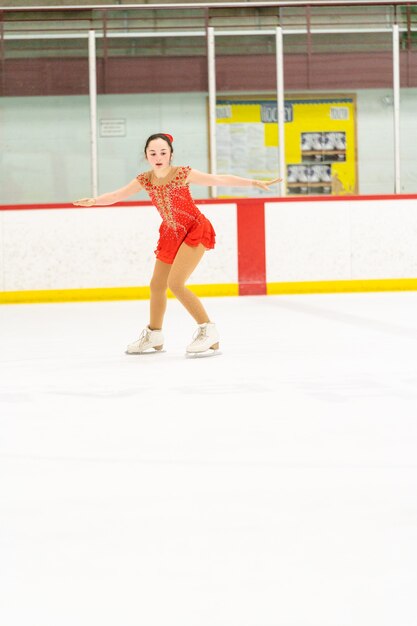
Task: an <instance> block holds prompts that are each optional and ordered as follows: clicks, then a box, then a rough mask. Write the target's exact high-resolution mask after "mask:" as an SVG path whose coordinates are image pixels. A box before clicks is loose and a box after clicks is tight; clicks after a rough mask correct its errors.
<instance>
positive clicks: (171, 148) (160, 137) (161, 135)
mask: <svg viewBox="0 0 417 626" xmlns="http://www.w3.org/2000/svg"><path fill="white" fill-rule="evenodd" d="M154 139H163V140H164V141H166V142H167V144H168V147H169V149H170V150H171V155H172V153H173V152H174V148H173V147H172V141H171V140H170V138H169V137H168V136H167V135H165V134H164V133H155V135H151V136H150V137H148V138H147V140H146V143H145V150H144V152H145V156H146V150H147V149H148V146H149V144H150V143H151V141H153V140H154Z"/></svg>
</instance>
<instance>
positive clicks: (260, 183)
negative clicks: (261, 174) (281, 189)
mask: <svg viewBox="0 0 417 626" xmlns="http://www.w3.org/2000/svg"><path fill="white" fill-rule="evenodd" d="M281 181H282V178H274V180H254V181H253V183H252V184H253V186H254V187H258V189H264V190H265V191H269V187H270V186H271V185H275V183H280V182H281Z"/></svg>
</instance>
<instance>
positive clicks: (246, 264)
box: [237, 199, 266, 296]
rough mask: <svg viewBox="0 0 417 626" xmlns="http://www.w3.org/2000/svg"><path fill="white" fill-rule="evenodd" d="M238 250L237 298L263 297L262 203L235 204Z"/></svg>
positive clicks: (264, 292)
mask: <svg viewBox="0 0 417 626" xmlns="http://www.w3.org/2000/svg"><path fill="white" fill-rule="evenodd" d="M237 250H238V281H239V295H240V296H252V295H265V294H266V262H265V200H258V199H253V200H252V199H250V200H249V199H247V200H245V202H237Z"/></svg>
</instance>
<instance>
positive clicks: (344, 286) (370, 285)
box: [266, 278, 417, 295]
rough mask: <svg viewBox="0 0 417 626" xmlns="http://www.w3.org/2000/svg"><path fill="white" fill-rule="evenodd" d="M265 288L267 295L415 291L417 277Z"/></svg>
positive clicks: (270, 286) (309, 282) (300, 283)
mask: <svg viewBox="0 0 417 626" xmlns="http://www.w3.org/2000/svg"><path fill="white" fill-rule="evenodd" d="M266 289H267V294H268V295H280V294H281V295H285V294H287V295H288V294H309V293H311V294H312V293H349V292H367V291H417V278H382V279H370V280H322V281H308V282H291V283H268V284H267V287H266Z"/></svg>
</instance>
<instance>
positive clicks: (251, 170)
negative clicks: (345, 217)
mask: <svg viewBox="0 0 417 626" xmlns="http://www.w3.org/2000/svg"><path fill="white" fill-rule="evenodd" d="M284 118H285V130H284V132H285V163H286V172H285V173H284V174H285V181H286V195H288V196H297V195H352V194H356V193H358V176H357V159H356V97H355V95H354V94H320V95H308V96H304V95H291V96H286V98H285V106H284ZM279 150H280V146H279V138H278V114H277V102H276V99H275V97H274V96H270V95H269V96H262V95H256V96H252V95H251V96H222V97H218V98H217V100H216V156H217V173H218V174H234V175H235V176H244V177H246V178H257V179H261V180H262V179H264V180H266V179H271V178H276V177H277V176H282V173H281V172H279ZM218 191H219V194H220V197H229V198H230V197H242V196H245V197H248V196H250V197H265V195H270V196H274V195H275V196H276V195H277V189H276V188H275V189H274V188H272V189H271V191H270V192H267V194H266V192H263V191H262V190H260V189H256V188H249V189H248V188H247V187H241V188H238V187H221V188H219V190H218Z"/></svg>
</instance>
